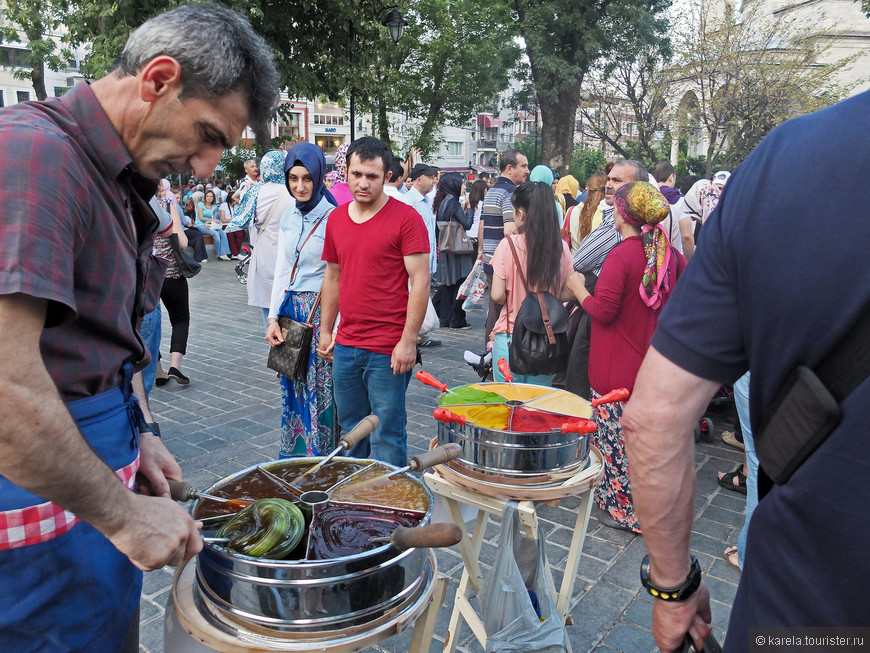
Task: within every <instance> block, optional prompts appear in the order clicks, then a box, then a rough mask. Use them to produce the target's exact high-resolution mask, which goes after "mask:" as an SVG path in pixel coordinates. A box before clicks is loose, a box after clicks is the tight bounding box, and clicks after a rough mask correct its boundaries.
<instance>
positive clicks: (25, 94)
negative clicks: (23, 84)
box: [18, 91, 30, 102]
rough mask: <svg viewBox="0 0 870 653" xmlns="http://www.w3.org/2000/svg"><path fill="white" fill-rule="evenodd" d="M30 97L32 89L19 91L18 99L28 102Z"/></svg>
mask: <svg viewBox="0 0 870 653" xmlns="http://www.w3.org/2000/svg"><path fill="white" fill-rule="evenodd" d="M29 99H30V91H18V101H19V102H27V101H28V100H29Z"/></svg>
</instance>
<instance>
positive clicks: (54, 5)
mask: <svg viewBox="0 0 870 653" xmlns="http://www.w3.org/2000/svg"><path fill="white" fill-rule="evenodd" d="M5 5H6V11H5V14H4V15H3V17H2V18H0V30H2V31H0V33H2V38H3V40H5V41H22V42H26V43H27V44H28V46H27V47H28V50H29V52H28V54H27V57H26V65H27V68H26V69H20V68H16V69H15V70H14V71H13V73H12V74H13V75H14V76H15V78H16V79H29V80H30V83H31V84H33V90H34V91H35V92H36V98H37V99H38V100H44V99H45V98H46V97H48V94H47V93H46V91H45V66H48V67H49V68H51V70H63V69H64V67H65V66H66V62H65V61H64V57H63V52H62V51H61V47H60V44H59V42H58V41H56V40H55V39H54V38H52V36H51V33H52V32H56V31H57V29H58V27H59V26H60V25H61V22H62V18H63V15H64V11H65V4H64V3H63V2H61V1H60V0H6V2H5Z"/></svg>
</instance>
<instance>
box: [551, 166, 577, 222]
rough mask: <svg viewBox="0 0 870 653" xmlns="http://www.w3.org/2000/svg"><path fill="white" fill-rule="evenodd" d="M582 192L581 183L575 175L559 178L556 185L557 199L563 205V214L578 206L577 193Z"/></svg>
mask: <svg viewBox="0 0 870 653" xmlns="http://www.w3.org/2000/svg"><path fill="white" fill-rule="evenodd" d="M579 190H580V182H579V181H577V180H576V179H575V178H574V176H573V175H565V176H564V177H559V181H558V183H556V199H557V200H559V204H561V205H562V212H563V213H567V212H568V209H570V208H571V207H572V206H575V205H576V204H577V192H578V191H579Z"/></svg>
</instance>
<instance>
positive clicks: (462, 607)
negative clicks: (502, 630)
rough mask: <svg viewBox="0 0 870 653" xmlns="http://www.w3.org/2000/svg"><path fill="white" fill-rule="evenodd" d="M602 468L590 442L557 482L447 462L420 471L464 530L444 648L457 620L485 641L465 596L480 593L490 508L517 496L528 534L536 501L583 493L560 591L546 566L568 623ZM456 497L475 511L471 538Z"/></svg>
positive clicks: (533, 533) (499, 508)
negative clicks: (475, 471)
mask: <svg viewBox="0 0 870 653" xmlns="http://www.w3.org/2000/svg"><path fill="white" fill-rule="evenodd" d="M603 471H604V466H603V460H602V457H601V454H600V453H599V451H598V449H596V448H595V447H592V448H591V452H590V455H589V464H588V466H587V467H586V468H585V469H583V470H582V471H580V472H578V473H577V474H575V475H574V476H572V477H570V478H568V479H566V480H565V481H564V482H563V483H561V484H559V485H551V486H529V485H525V486H523V485H510V484H504V483H495V482H491V481H484V480H481V479H476V478H471V477H469V476H466V475H464V474H462V473H460V472H458V471H455V470H454V469H452V468H450V467H448V466H446V465H439V466H438V467H436V468H435V471H433V472H427V473H426V474H424V475H423V479H424V480H425V482H426V485H427V486H429V488H430V489H431V490H432V492H434V493H435V494H438V495H439V496H441V498H442V499H443V501H444V507H445V510H446V512H447V517H448V519H449V520H450V521H451V522H453V523H454V524H456V525H457V526H459V527H460V528H462V530H463V537H462V541H461V542H460V543H459V551H460V553H461V554H462V561H463V563H464V568H463V570H462V577H461V579H460V581H459V589H458V590H457V592H456V599H455V601H454V604H453V612H452V614H451V616H450V625H449V627H448V629H447V636H446V644H445V646H444V651H446V652H447V653H453V652H454V651H455V650H456V646H457V643H458V641H457V640H458V636H459V630H460V628H461V627H462V621H461V620H464V621H465V623H467V624H468V626H469V627H470V628H471V630H472V632H473V633H474V636H475V637H476V638H477V640H478V641H479V642H480V644H481V646H485V645H486V631H485V630H484V627H483V621H482V620H481V618H480V616H479V615H478V614H477V612H476V611H475V609H474V608H473V607H472V605H471V603H470V602H469V596H470V595H471V593H472V592H474V593H479V592H480V589H481V584H482V582H483V574H482V573H481V570H480V562H479V559H480V550H481V547H482V545H483V536H484V533H485V532H486V526H487V523H488V522H489V519H490V517H489V516H490V514H492V515H501V514H502V512H503V511H504V506H505V503H506V502H507V501H509V500H516V501H519V502H520V503H519V506H518V510H517V516H518V518H519V521H520V523H521V524H522V525H523V528H524V529H525V532H526V535H527V536H528V537H532V538H535V539H537V538H538V515H537V510H536V502H538V503H547V504H549V505H554V506H557V505H559V500H560V499H563V498H565V497H569V496H578V495H581V496H582V498H581V501H580V505H579V507H578V508H577V519H576V521H575V522H574V531H573V535H572V537H571V545H570V547H569V549H568V559H567V560H566V562H565V574H564V576H563V577H562V586H561V588H560V590H559V593H558V595H557V594H556V586H555V583H554V582H553V574H552V571H551V569H550V568H549V566H548V567H547V569H546V574H547V581H548V582H549V584H550V591H551V592H553V595H554V596H557V599H556V609H557V610H558V613H559V617H560V618H561V620H562V624H563V627H564V626H566V625H571V623H572V622H571V619H570V617H569V616H568V607H569V602H570V600H571V594H572V593H573V591H574V581H575V580H576V578H577V568H578V567H579V565H580V554H581V553H582V551H583V541H584V539H585V537H586V527H587V524H588V522H589V513H590V511H591V508H592V500H591V499H592V492H591V490H592V489H593V488H594V487H595V486H596V484H597V483H598V480H599V478H600V477H601V475H602V473H603ZM460 503H462V504H465V505H467V506H471V507H472V508H476V509H477V511H478V513H477V519H476V520H475V523H474V531H473V533H471V537H470V538H469V533H467V532H465V520H464V519H463V517H462V511H461V509H460V505H459V504H460ZM566 641H567V634H566ZM567 650H568V651H569V653H570V652H571V645H570V643H569V644H568V649H567Z"/></svg>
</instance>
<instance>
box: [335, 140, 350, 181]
mask: <svg viewBox="0 0 870 653" xmlns="http://www.w3.org/2000/svg"><path fill="white" fill-rule="evenodd" d="M349 149H350V143H343V144H341V145H339V147H338V149H337V150H336V151H335V173H336V175H337V177H336V180H335V183H337V184H340V183H342V182H345V183H346V182H347V151H348V150H349Z"/></svg>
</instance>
